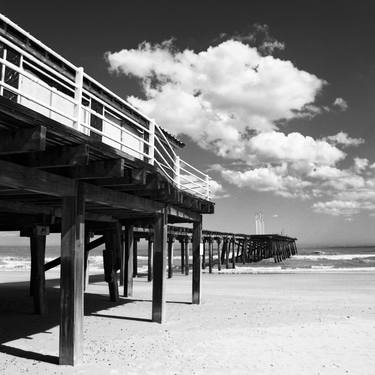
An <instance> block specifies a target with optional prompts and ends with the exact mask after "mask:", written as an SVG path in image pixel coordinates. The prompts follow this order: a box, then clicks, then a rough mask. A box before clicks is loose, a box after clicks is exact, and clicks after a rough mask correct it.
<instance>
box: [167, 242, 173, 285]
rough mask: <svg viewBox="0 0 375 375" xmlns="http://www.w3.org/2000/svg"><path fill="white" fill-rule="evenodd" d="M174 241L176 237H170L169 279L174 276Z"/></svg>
mask: <svg viewBox="0 0 375 375" xmlns="http://www.w3.org/2000/svg"><path fill="white" fill-rule="evenodd" d="M173 243H174V237H172V236H170V237H169V238H168V279H171V278H172V277H173Z"/></svg>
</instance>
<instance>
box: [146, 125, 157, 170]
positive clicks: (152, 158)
mask: <svg viewBox="0 0 375 375" xmlns="http://www.w3.org/2000/svg"><path fill="white" fill-rule="evenodd" d="M148 140H149V143H150V147H149V151H148V154H149V158H150V161H149V163H150V164H151V165H154V163H155V123H154V122H153V121H151V122H150V133H149V137H148Z"/></svg>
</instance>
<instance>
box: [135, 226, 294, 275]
mask: <svg viewBox="0 0 375 375" xmlns="http://www.w3.org/2000/svg"><path fill="white" fill-rule="evenodd" d="M192 235H193V231H192V229H190V228H185V227H179V226H169V227H168V278H171V277H172V276H173V270H174V269H178V268H179V269H180V271H181V273H183V274H186V275H188V274H189V269H190V267H191V264H190V263H189V262H190V258H189V246H190V244H191V242H192ZM134 237H135V239H137V240H139V239H144V240H146V241H148V247H150V246H152V245H150V244H152V242H153V231H152V229H151V228H135V229H134ZM296 240H297V239H296V238H294V237H289V236H283V235H279V234H263V235H255V234H242V233H228V232H218V231H209V230H203V231H202V242H203V250H202V254H201V255H202V260H201V263H202V269H206V268H207V267H208V270H209V273H212V270H213V269H214V267H216V268H217V269H218V270H219V271H220V270H221V269H222V267H223V268H226V269H228V268H235V267H236V264H239V265H241V264H242V265H243V264H247V263H253V262H259V261H261V260H263V259H269V258H273V260H274V262H275V263H279V262H282V261H283V260H285V259H287V258H290V257H291V256H293V255H297V254H298V251H297V245H296ZM135 249H136V247H135ZM176 254H177V257H178V255H179V258H180V264H179V265H176V264H174V258H176V256H175V255H176ZM133 256H134V259H136V257H137V251H136V250H135V251H134V253H133ZM149 257H150V255H149V253H148V267H147V270H148V271H147V273H148V275H149V281H150V280H151V277H152V268H151V267H150V264H151V263H150V258H149ZM135 262H136V261H135ZM135 272H137V271H135Z"/></svg>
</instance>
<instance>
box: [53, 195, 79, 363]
mask: <svg viewBox="0 0 375 375" xmlns="http://www.w3.org/2000/svg"><path fill="white" fill-rule="evenodd" d="M84 213H85V203H84V198H83V194H82V193H81V190H80V189H79V188H77V193H76V195H75V196H69V197H64V198H63V204H62V223H61V279H60V301H61V303H60V308H61V311H60V343H59V352H60V358H59V361H60V364H62V365H75V364H77V363H79V362H80V361H81V360H82V355H83V284H84V282H83V276H84V266H83V261H84V233H85V221H84Z"/></svg>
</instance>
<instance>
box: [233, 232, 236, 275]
mask: <svg viewBox="0 0 375 375" xmlns="http://www.w3.org/2000/svg"><path fill="white" fill-rule="evenodd" d="M232 268H236V237H235V236H234V235H233V237H232Z"/></svg>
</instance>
